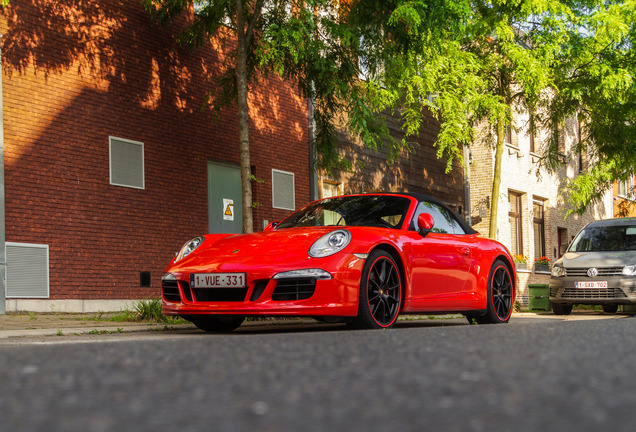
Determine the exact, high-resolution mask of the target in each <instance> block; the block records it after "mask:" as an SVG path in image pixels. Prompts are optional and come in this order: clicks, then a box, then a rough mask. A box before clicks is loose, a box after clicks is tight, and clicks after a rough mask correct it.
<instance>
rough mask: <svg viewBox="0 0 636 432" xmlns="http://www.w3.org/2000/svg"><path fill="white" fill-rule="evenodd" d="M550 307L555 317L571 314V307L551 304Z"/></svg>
mask: <svg viewBox="0 0 636 432" xmlns="http://www.w3.org/2000/svg"><path fill="white" fill-rule="evenodd" d="M550 306H552V312H554V314H555V315H570V314H571V313H572V305H564V304H557V303H552V304H551V305H550Z"/></svg>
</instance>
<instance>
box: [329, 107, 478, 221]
mask: <svg viewBox="0 0 636 432" xmlns="http://www.w3.org/2000/svg"><path fill="white" fill-rule="evenodd" d="M387 125H388V126H389V128H390V132H391V135H392V136H393V137H394V138H396V139H398V140H401V139H402V137H403V134H404V132H403V131H402V129H401V128H400V125H399V122H398V121H397V120H396V119H395V118H392V117H389V118H388V121H387ZM438 133H439V122H438V121H437V120H435V118H433V116H432V115H430V114H428V115H427V116H426V117H425V120H424V125H423V127H422V132H421V133H420V135H419V136H418V137H417V139H413V141H415V142H414V143H413V145H412V149H411V151H408V150H406V149H403V150H402V151H401V152H400V155H399V157H398V159H397V160H396V161H395V162H393V163H389V162H387V156H388V155H387V152H386V150H384V151H378V152H376V151H373V150H371V149H369V148H368V147H365V146H363V145H362V143H359V142H356V140H354V139H352V138H351V137H349V136H347V135H346V134H343V135H342V136H341V139H340V142H341V144H340V151H341V154H342V155H343V156H345V157H347V158H348V159H349V160H350V161H351V162H352V163H353V170H352V172H336V173H326V172H324V173H321V176H320V186H321V187H322V194H323V195H325V192H326V188H325V185H333V186H332V187H335V186H336V185H337V186H338V192H339V193H361V192H376V191H379V192H411V193H421V194H425V195H429V196H432V197H435V198H437V199H439V200H442V201H444V202H446V203H447V204H449V205H450V206H451V207H453V209H454V210H455V211H457V212H458V213H459V214H460V215H461V216H462V217H464V218H465V217H466V214H465V211H466V210H465V209H466V204H465V189H464V171H463V168H462V166H461V163H460V162H459V161H458V160H455V161H454V162H453V166H452V170H451V171H450V172H449V173H446V159H438V158H437V149H436V147H435V145H434V144H435V141H436V140H437V134H438Z"/></svg>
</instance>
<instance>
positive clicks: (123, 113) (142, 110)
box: [0, 0, 309, 299]
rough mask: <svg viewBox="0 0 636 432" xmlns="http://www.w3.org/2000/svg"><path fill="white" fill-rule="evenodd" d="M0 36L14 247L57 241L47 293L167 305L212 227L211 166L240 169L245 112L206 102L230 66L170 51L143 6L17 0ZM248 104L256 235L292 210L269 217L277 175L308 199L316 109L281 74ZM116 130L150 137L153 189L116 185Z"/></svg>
mask: <svg viewBox="0 0 636 432" xmlns="http://www.w3.org/2000/svg"><path fill="white" fill-rule="evenodd" d="M0 31H1V32H2V34H3V35H4V37H3V39H2V53H3V95H4V126H5V147H6V150H5V170H6V171H5V177H6V179H5V188H6V238H7V241H9V242H20V243H34V244H48V245H49V249H50V297H51V299H70V298H81V299H98V298H99V299H130V298H157V297H159V285H160V277H161V274H162V272H163V269H164V268H165V266H166V265H167V263H168V262H169V261H170V259H171V258H172V256H173V254H174V253H175V252H176V251H177V250H178V249H179V248H180V247H181V245H182V244H183V243H184V242H185V241H186V240H187V239H189V238H191V237H192V236H194V235H198V234H201V233H206V232H207V231H208V202H207V201H208V199H207V163H208V161H222V162H228V163H232V164H236V165H238V164H239V155H238V145H237V143H238V127H237V114H236V110H235V109H232V108H228V109H224V110H223V111H222V112H221V115H220V117H219V118H218V119H217V120H216V121H215V120H213V118H212V111H211V110H210V109H209V108H202V107H203V106H204V103H205V100H206V95H207V93H208V92H210V91H211V90H213V83H212V79H213V78H214V76H215V74H216V71H218V70H219V69H220V68H221V67H222V63H221V60H222V59H220V58H219V57H218V55H217V51H215V50H214V49H212V47H211V46H205V47H203V48H200V49H196V50H194V51H192V52H191V51H188V50H184V49H179V48H175V45H174V38H173V36H172V35H173V32H174V28H167V29H164V28H161V27H156V26H155V27H151V26H150V19H149V16H148V14H147V13H146V12H145V11H144V10H143V8H142V6H141V4H140V2H139V1H138V0H126V1H115V0H99V1H91V2H75V1H70V0H69V1H64V0H34V1H33V2H11V4H10V6H9V7H7V8H4V9H3V10H2V17H1V19H0ZM250 103H251V111H250V115H251V125H250V127H251V130H250V133H251V135H250V138H251V156H252V165H253V166H254V168H255V174H256V175H257V176H258V177H259V178H261V179H263V180H264V181H265V182H264V183H263V184H257V185H255V200H256V201H258V202H259V203H260V204H261V207H259V208H258V209H256V211H255V216H254V225H255V229H259V228H260V221H261V220H262V219H269V220H273V219H280V218H282V217H283V216H285V215H286V214H288V213H289V212H287V211H281V210H276V209H272V203H271V169H272V168H276V169H282V170H285V171H291V172H294V174H295V185H296V190H295V193H296V202H297V203H304V202H307V201H309V174H308V157H309V155H308V145H307V141H308V137H307V130H308V122H307V104H306V101H305V100H303V99H302V98H301V97H300V96H299V94H298V92H297V91H296V89H295V88H294V87H293V86H291V85H288V84H286V83H283V82H281V81H280V80H278V79H276V78H270V79H268V80H266V81H264V82H263V83H261V84H260V85H259V86H256V87H255V88H254V90H253V92H252V93H251V95H250ZM109 136H115V137H120V138H124V139H129V140H134V141H139V142H143V143H144V151H145V160H144V163H145V189H143V190H141V189H132V188H127V187H120V186H113V185H111V184H110V181H109ZM141 271H150V272H151V276H152V286H151V287H150V288H140V287H139V272H141Z"/></svg>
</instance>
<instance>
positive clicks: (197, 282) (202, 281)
mask: <svg viewBox="0 0 636 432" xmlns="http://www.w3.org/2000/svg"><path fill="white" fill-rule="evenodd" d="M190 286H191V287H192V288H245V273H196V274H191V275H190Z"/></svg>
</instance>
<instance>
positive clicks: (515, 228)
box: [508, 191, 523, 255]
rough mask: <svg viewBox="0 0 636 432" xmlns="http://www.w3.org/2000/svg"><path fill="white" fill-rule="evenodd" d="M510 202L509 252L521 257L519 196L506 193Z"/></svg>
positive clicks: (521, 235)
mask: <svg viewBox="0 0 636 432" xmlns="http://www.w3.org/2000/svg"><path fill="white" fill-rule="evenodd" d="M508 200H509V201H510V211H509V212H508V217H509V220H510V240H511V242H510V251H511V252H512V254H513V255H523V227H522V225H521V194H519V193H516V192H510V191H508Z"/></svg>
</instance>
